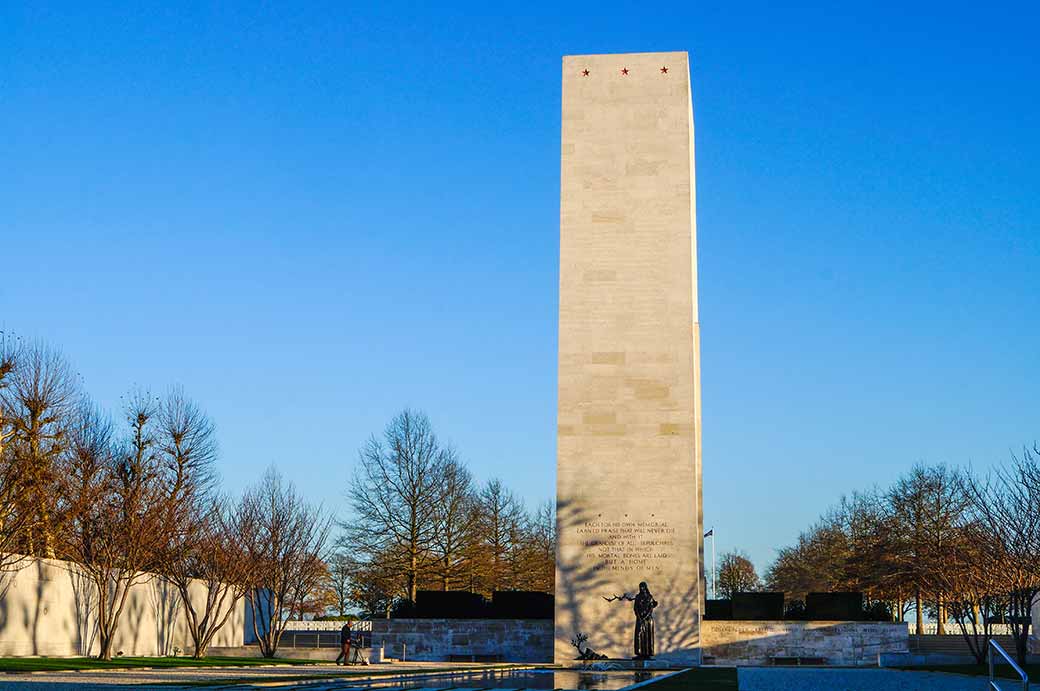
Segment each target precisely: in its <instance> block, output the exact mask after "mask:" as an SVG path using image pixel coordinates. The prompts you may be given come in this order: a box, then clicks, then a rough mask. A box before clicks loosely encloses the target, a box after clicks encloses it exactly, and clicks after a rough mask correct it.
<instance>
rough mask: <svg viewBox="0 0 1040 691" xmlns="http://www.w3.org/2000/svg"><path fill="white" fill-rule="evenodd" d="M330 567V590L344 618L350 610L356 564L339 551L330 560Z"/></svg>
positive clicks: (338, 610) (337, 610) (336, 606)
mask: <svg viewBox="0 0 1040 691" xmlns="http://www.w3.org/2000/svg"><path fill="white" fill-rule="evenodd" d="M328 566H329V589H330V590H331V591H332V593H333V595H334V596H335V600H336V602H335V608H336V612H338V613H339V616H341V617H342V616H345V615H346V613H347V610H348V609H349V608H350V602H351V597H350V594H351V590H352V588H353V578H354V571H355V562H354V561H353V560H352V559H351V558H350V556H349V555H348V554H346V553H345V552H343V551H337V552H336V553H335V554H333V555H332V557H331V558H330V559H329V564H328Z"/></svg>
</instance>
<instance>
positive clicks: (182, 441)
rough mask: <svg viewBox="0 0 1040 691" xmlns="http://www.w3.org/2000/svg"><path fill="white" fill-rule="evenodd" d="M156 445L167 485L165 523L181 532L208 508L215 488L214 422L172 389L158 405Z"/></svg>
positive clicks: (215, 446) (195, 405) (179, 390)
mask: <svg viewBox="0 0 1040 691" xmlns="http://www.w3.org/2000/svg"><path fill="white" fill-rule="evenodd" d="M156 412H157V420H156V423H157V424H156V427H157V430H156V447H157V454H158V460H159V465H160V469H161V472H162V474H163V483H164V484H165V486H166V494H167V499H166V508H165V511H166V522H167V524H168V525H169V526H170V527H171V528H172V530H174V531H176V532H183V531H184V530H186V529H188V528H189V526H190V525H191V524H193V523H194V522H196V519H197V518H198V517H199V516H200V515H205V514H206V513H207V512H208V511H209V510H210V508H211V504H212V495H213V492H214V491H215V490H216V485H217V473H216V469H215V464H216V459H217V441H216V432H215V429H214V426H213V422H212V421H211V420H210V419H209V417H207V416H206V414H205V413H203V412H202V409H201V408H199V406H198V405H197V404H196V403H195V402H194V401H191V400H190V399H188V398H187V397H186V396H185V395H184V392H183V390H181V389H180V388H174V389H172V390H171V391H170V393H169V394H168V395H167V396H166V398H165V399H163V400H162V401H161V402H160V404H159V406H158V408H157V411H156Z"/></svg>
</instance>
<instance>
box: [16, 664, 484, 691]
mask: <svg viewBox="0 0 1040 691" xmlns="http://www.w3.org/2000/svg"><path fill="white" fill-rule="evenodd" d="M487 667H488V665H481V664H464V663H458V662H395V663H393V664H392V665H372V666H369V667H347V668H344V667H338V666H336V665H334V664H314V665H288V664H287V665H263V666H256V667H205V668H199V667H181V668H179V669H127V670H118V671H117V670H111V671H110V670H105V671H96V672H95V671H68V672H33V673H29V674H20V673H19V674H0V689H2V690H3V691H122V689H123V688H126V689H129V688H131V687H138V688H139V687H140V686H141V685H142V684H162V685H163V686H166V687H167V688H168V689H170V691H173V690H174V689H177V688H178V687H177V686H176V684H178V683H183V684H190V683H193V682H200V681H205V682H220V681H222V680H227V681H229V682H238V683H248V682H249V681H250V680H253V679H255V680H264V681H276V680H277V678H279V677H281V678H291V677H303V676H306V677H319V676H328V677H330V679H332V678H336V677H338V678H339V679H337V682H336V686H337V687H339V688H345V687H347V686H349V685H350V684H349V683H345V682H346V681H347V680H344V679H342V678H343V677H348V678H349V681H351V682H356V681H359V680H361V679H372V680H374V681H379V682H384V681H389V680H390V679H392V678H393V675H388V676H379V677H372V676H371V672H372V671H374V670H377V671H379V672H384V671H392V672H401V673H404V674H412V673H416V672H431V673H432V672H447V671H449V670H461V669H477V670H479V669H485V668H487ZM320 687H321V685H318V686H314V687H311V686H310V685H308V686H307V688H308V689H310V688H320ZM183 688H191V687H183ZM210 688H220V687H219V686H217V687H210Z"/></svg>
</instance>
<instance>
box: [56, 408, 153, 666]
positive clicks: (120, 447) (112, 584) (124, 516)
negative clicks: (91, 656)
mask: <svg viewBox="0 0 1040 691" xmlns="http://www.w3.org/2000/svg"><path fill="white" fill-rule="evenodd" d="M156 412H157V403H156V401H155V399H154V398H152V397H151V396H150V395H148V394H147V393H144V392H138V393H135V394H133V395H131V396H130V398H129V399H128V401H127V404H126V408H125V413H126V417H127V420H128V423H129V428H130V430H129V436H128V439H127V440H125V441H123V442H122V443H118V444H115V445H113V444H112V441H111V438H112V434H111V427H110V425H109V424H108V422H107V421H106V420H105V419H104V417H103V416H102V415H100V414H99V413H97V412H96V411H92V410H90V409H89V408H88V409H85V410H84V411H83V412H82V414H81V415H80V416H79V421H78V423H77V424H76V426H75V427H74V428H73V434H72V435H71V436H72V447H73V448H72V452H71V453H70V454H69V460H68V465H67V468H66V473H64V477H65V485H64V488H63V489H64V492H63V495H64V498H65V501H66V502H67V507H68V521H67V524H66V530H64V531H63V532H62V533H61V535H62V537H63V543H62V556H63V557H64V558H66V559H69V560H70V561H72V562H74V565H73V566H72V567H71V568H74V569H76V570H77V571H79V572H81V573H82V574H83V575H85V576H86V579H87V580H88V581H89V583H90V585H91V586H92V587H93V589H94V590H95V595H96V597H97V599H96V611H97V620H98V624H97V625H98V639H99V641H100V645H101V650H100V654H99V656H100V657H101V659H104V660H109V659H111V658H112V653H113V650H112V644H113V642H114V639H115V635H116V631H117V629H118V627H119V618H120V615H121V614H122V612H123V608H124V607H125V605H126V601H127V596H128V595H129V593H130V590H131V589H132V588H133V587H134V586H135V585H137V584H138V583H140V582H142V581H143V580H145V579H146V578H148V577H150V576H149V574H148V573H147V572H148V571H149V570H152V569H155V568H156V567H157V566H158V564H159V560H160V557H161V555H162V554H163V550H164V547H165V545H166V539H167V533H166V526H165V525H164V522H163V518H164V512H163V508H164V506H165V492H164V488H163V485H162V482H161V473H160V468H159V462H158V459H157V457H156V452H155V436H154V430H153V427H154V420H155V416H156Z"/></svg>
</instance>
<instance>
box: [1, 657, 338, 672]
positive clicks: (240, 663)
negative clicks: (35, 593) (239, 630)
mask: <svg viewBox="0 0 1040 691" xmlns="http://www.w3.org/2000/svg"><path fill="white" fill-rule="evenodd" d="M320 662H327V661H326V660H290V659H286V658H274V659H268V658H263V657H204V658H202V659H200V660H196V659H194V658H191V657H117V658H113V659H112V660H97V659H95V658H92V657H5V658H0V672H58V671H67V670H77V669H132V668H135V667H152V668H162V667H263V666H268V665H311V664H317V663H320Z"/></svg>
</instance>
